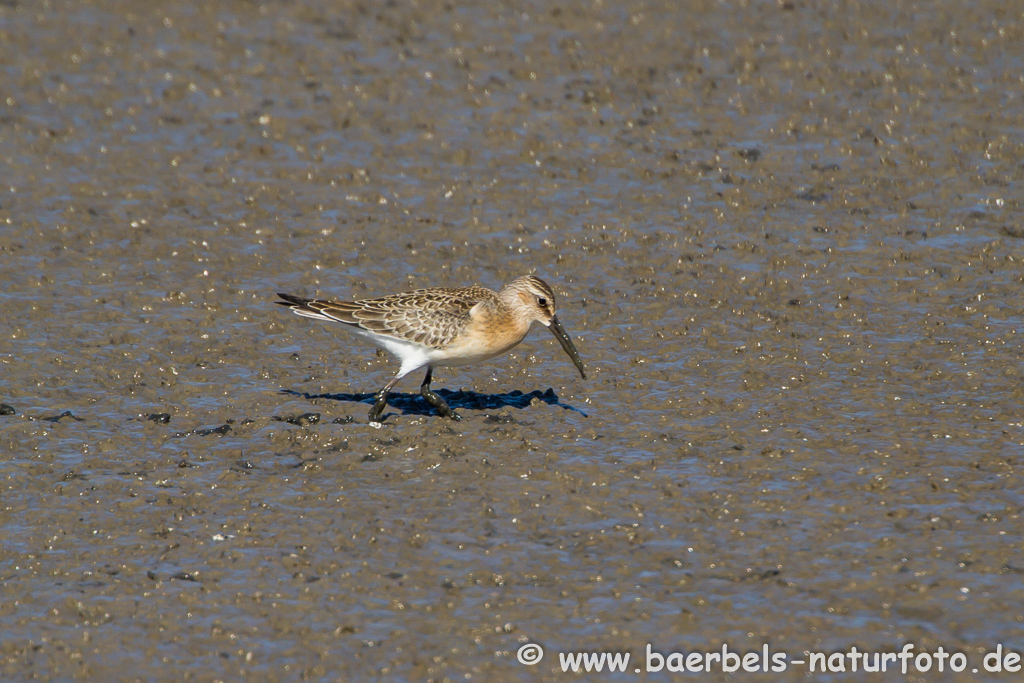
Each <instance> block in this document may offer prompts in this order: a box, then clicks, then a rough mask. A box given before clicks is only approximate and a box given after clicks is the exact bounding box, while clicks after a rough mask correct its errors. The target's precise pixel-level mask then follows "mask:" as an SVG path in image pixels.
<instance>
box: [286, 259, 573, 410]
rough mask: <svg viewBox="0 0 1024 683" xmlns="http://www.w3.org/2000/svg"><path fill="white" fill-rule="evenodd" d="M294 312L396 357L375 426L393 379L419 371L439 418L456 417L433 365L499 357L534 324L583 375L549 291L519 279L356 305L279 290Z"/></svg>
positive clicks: (539, 282) (379, 396) (378, 401)
mask: <svg viewBox="0 0 1024 683" xmlns="http://www.w3.org/2000/svg"><path fill="white" fill-rule="evenodd" d="M277 296H278V297H280V299H281V300H280V301H275V302H274V303H276V304H279V305H281V306H287V307H288V308H290V309H291V310H292V312H293V313H295V314H296V315H300V316H303V317H305V318H312V319H314V320H324V321H327V322H336V323H341V324H342V325H343V326H344V327H345V328H346V329H347V330H349V331H350V332H352V333H353V334H355V335H356V336H358V337H362V338H363V339H365V340H367V341H369V342H371V343H372V344H375V345H376V346H378V347H380V348H382V349H384V350H385V351H387V352H388V353H390V354H391V355H393V356H394V357H396V358H397V359H398V360H399V361H400V363H401V366H400V367H399V369H398V374H397V375H395V377H394V378H393V379H392V380H391V381H390V382H388V383H387V384H385V385H384V386H383V387H382V388H381V389H380V390H379V391H378V392H377V393H376V399H375V401H374V404H373V407H372V408H371V409H370V414H369V421H370V423H371V424H378V423H379V421H380V419H381V415H382V414H383V412H384V409H385V407H386V406H387V399H388V393H390V391H391V390H392V389H393V388H394V387H395V385H396V384H398V382H399V380H401V379H402V378H403V377H405V376H406V375H408V374H409V373H411V372H415V371H416V370H419V369H421V368H424V367H425V368H426V369H427V374H426V376H425V377H424V378H423V383H422V384H421V385H420V395H422V396H423V398H424V400H426V402H427V403H429V404H430V405H431V406H433V408H434V409H435V410H436V411H437V413H438V415H439V416H440V417H442V418H444V417H447V418H450V419H452V420H461V419H462V417H461V416H460V415H459V414H458V413H456V412H455V411H454V410H452V409H451V407H450V406H449V405H448V403H446V402H445V400H444V399H443V398H441V397H440V396H438V395H437V394H436V393H435V392H433V391H431V389H430V383H431V380H432V379H433V373H434V368H435V367H458V366H462V365H470V364H472V363H478V362H480V361H483V360H487V359H488V358H493V357H495V356H498V355H500V354H503V353H505V352H507V351H508V350H510V349H511V348H512V347H514V346H516V345H517V344H518V343H519V342H521V341H523V339H524V338H525V337H526V335H527V333H528V332H529V331H530V327H531V326H532V325H533V323H534V322H538V323H540V324H541V325H543V326H544V327H547V328H548V329H549V330H550V331H551V334H553V335H554V336H555V339H557V340H558V343H559V344H561V345H562V348H563V349H564V350H565V353H566V354H567V355H568V356H569V358H570V359H571V360H572V362H573V364H574V365H575V366H576V369H577V370H579V373H580V377H582V378H583V379H586V378H587V372H586V370H585V369H584V367H583V361H582V359H581V358H580V354H579V352H578V351H577V350H576V346H575V345H574V344H573V342H572V339H571V338H570V337H569V335H568V333H566V331H565V328H563V327H562V323H561V322H559V320H558V316H557V315H555V293H554V290H552V289H551V287H550V286H549V285H548V284H547V283H546V282H544V280H542V279H540V278H539V277H536V276H534V275H524V276H522V277H517V278H516V279H514V280H512V281H511V282H509V283H508V284H506V285H505V286H504V287H502V288H501V290H500V291H497V292H495V291H493V290H490V289H487V288H485V287H481V286H479V285H473V286H470V287H452V288H447V287H432V288H429V289H417V290H414V291H411V292H402V293H400V294H391V295H388V296H382V297H378V298H374V299H362V300H359V301H328V300H325V299H307V298H304V297H300V296H295V295H292V294H283V293H280V292H279V293H278V294H277Z"/></svg>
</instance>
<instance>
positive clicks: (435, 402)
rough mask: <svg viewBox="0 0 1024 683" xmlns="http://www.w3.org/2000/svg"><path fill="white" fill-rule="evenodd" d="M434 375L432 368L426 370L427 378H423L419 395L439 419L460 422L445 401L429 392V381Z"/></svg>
mask: <svg viewBox="0 0 1024 683" xmlns="http://www.w3.org/2000/svg"><path fill="white" fill-rule="evenodd" d="M433 374H434V368H430V367H428V368H427V376H426V377H424V378H423V384H421V385H420V394H421V395H422V396H423V398H424V399H425V400H426V402H427V403H429V404H430V405H432V406H434V408H435V409H436V410H437V414H438V415H440V416H441V417H450V418H451V419H453V420H461V419H462V416H461V415H459V414H458V413H456V412H455V411H454V410H452V409H451V408H450V407H449V406H448V404H447V403H445V400H444V399H443V398H441V397H440V396H438V395H437V394H435V393H434V392H433V391H431V390H430V380H431V378H432V376H433Z"/></svg>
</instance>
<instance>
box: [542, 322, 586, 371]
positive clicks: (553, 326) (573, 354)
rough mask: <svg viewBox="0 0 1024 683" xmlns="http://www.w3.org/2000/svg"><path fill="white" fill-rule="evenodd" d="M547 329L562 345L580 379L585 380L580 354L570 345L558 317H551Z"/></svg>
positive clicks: (569, 340) (570, 341)
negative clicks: (578, 372)
mask: <svg viewBox="0 0 1024 683" xmlns="http://www.w3.org/2000/svg"><path fill="white" fill-rule="evenodd" d="M548 329H549V330H551V334H553V335H555V339H557V340H558V343H559V344H561V345H562V348H563V349H565V352H566V353H567V354H569V358H571V359H572V362H573V365H575V366H576V369H577V370H579V371H580V377H582V378H583V379H586V378H587V373H586V371H585V370H584V369H583V361H582V360H580V352H579V351H577V350H576V347H575V346H574V345H573V343H572V339H569V335H568V334H566V333H565V328H564V327H562V323H560V322H558V316H557V315H553V316H551V323H550V324H549V325H548Z"/></svg>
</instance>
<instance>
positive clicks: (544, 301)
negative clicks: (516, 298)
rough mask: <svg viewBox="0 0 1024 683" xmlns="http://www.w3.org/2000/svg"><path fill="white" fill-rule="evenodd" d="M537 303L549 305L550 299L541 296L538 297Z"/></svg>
mask: <svg viewBox="0 0 1024 683" xmlns="http://www.w3.org/2000/svg"><path fill="white" fill-rule="evenodd" d="M537 303H538V304H540V305H541V306H547V305H548V300H547V299H545V298H544V297H541V298H539V299H537Z"/></svg>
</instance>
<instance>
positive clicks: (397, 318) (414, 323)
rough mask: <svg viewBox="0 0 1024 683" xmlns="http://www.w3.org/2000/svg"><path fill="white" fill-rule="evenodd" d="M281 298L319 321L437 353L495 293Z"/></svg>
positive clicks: (425, 292)
mask: <svg viewBox="0 0 1024 683" xmlns="http://www.w3.org/2000/svg"><path fill="white" fill-rule="evenodd" d="M279 296H281V298H282V299H284V301H280V302H278V303H281V304H284V305H288V306H291V307H292V308H293V309H297V310H305V311H310V312H315V313H318V314H319V316H318V317H323V318H326V319H329V320H336V321H338V322H340V323H345V324H346V325H356V326H358V327H361V328H362V329H364V330H369V331H370V332H376V333H377V334H384V335H387V336H389V337H395V338H397V339H402V340H405V341H411V342H416V343H418V344H425V345H426V346H430V347H432V348H435V349H441V348H444V347H446V346H448V345H449V344H450V343H452V341H453V340H454V339H455V338H456V337H458V336H459V333H460V332H462V330H463V329H464V328H465V327H466V325H467V324H468V323H469V311H470V310H471V309H472V308H473V306H475V305H476V304H478V303H480V302H481V301H484V300H486V299H493V298H495V294H494V292H492V291H490V290H488V289H484V288H483V287H460V288H457V289H441V288H437V289H420V290H416V291H414V292H406V293H404V294H393V295H391V296H385V297H381V298H379V299H363V300H362V301H327V300H324V299H302V298H299V297H294V296H285V295H279Z"/></svg>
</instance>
